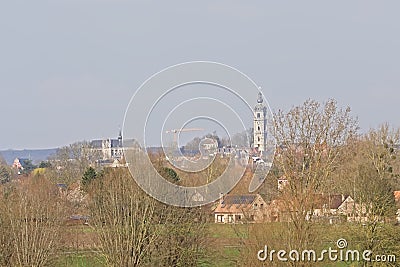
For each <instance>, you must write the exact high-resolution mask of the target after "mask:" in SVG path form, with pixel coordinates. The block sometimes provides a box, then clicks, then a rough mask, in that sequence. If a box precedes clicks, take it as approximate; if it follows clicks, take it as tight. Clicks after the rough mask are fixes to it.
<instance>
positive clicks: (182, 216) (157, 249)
mask: <svg viewBox="0 0 400 267" xmlns="http://www.w3.org/2000/svg"><path fill="white" fill-rule="evenodd" d="M89 208H90V211H91V224H92V226H93V227H94V228H95V229H96V232H98V233H99V247H100V249H101V250H102V251H103V253H104V255H105V258H106V261H107V264H109V265H110V266H195V265H196V264H197V261H198V260H199V257H201V256H202V255H203V254H204V238H205V221H204V215H203V213H202V212H200V211H201V210H199V209H191V210H189V209H183V208H177V207H171V206H167V205H164V204H161V203H159V202H158V201H156V200H154V199H153V198H151V197H150V196H148V195H147V194H145V193H144V192H143V191H142V190H141V189H140V188H139V187H138V186H137V185H136V183H135V182H134V180H133V178H132V177H131V176H130V174H129V172H128V171H127V170H126V169H107V170H106V171H105V172H104V175H103V177H102V178H100V179H97V180H96V181H95V182H94V183H93V184H92V191H91V193H90V205H89Z"/></svg>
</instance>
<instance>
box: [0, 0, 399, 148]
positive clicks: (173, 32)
mask: <svg viewBox="0 0 400 267" xmlns="http://www.w3.org/2000/svg"><path fill="white" fill-rule="evenodd" d="M398 10H400V2H399V1H395V0H393V1H389V0H388V1H370V0H362V1H361V0H359V1H348V0H346V1H344V0H338V1H329V2H328V1H317V0H316V1H307V0H305V1H265V0H262V1H261V0H260V1H235V0H229V1H228V0H219V1H215V0H212V1H211V0H210V1H208V0H205V1H174V0H171V1H157V2H156V1H147V0H146V1H145V0H143V1H128V0H47V1H45V0H35V1H20V0H13V1H1V3H0V36H1V37H0V38H1V42H0V96H1V98H0V99H1V102H0V116H1V128H0V150H2V149H10V148H13V149H24V148H25V149H35V148H54V147H60V146H64V145H67V144H69V143H72V142H75V141H80V140H91V139H97V138H106V137H116V136H117V135H118V130H119V127H121V125H122V124H123V119H124V113H125V110H126V108H127V105H128V103H129V100H130V98H131V97H132V95H133V94H134V92H135V91H136V90H137V88H139V86H140V85H141V84H142V83H143V82H144V81H145V80H146V79H148V78H149V77H150V76H151V75H153V74H154V73H156V72H158V71H160V70H162V69H164V68H166V67H168V66H171V65H175V64H178V63H182V62H187V61H193V60H205V61H215V62H221V63H224V64H227V65H230V66H232V67H234V68H237V69H239V70H240V71H242V72H243V73H245V74H246V75H248V76H249V77H251V78H252V79H253V80H254V81H255V82H256V83H257V85H260V86H261V87H262V91H263V93H264V95H265V97H266V98H267V99H268V102H269V104H270V107H271V109H272V110H273V111H274V110H278V109H289V108H290V107H292V106H295V105H299V104H301V103H302V102H303V101H304V100H306V99H309V98H311V99H315V100H318V101H324V100H327V99H329V98H334V99H336V100H337V101H338V103H339V105H340V106H343V107H345V106H350V107H351V109H352V112H353V113H352V114H353V115H354V116H356V117H358V119H359V124H360V127H361V131H367V130H368V129H370V128H371V127H377V126H378V125H380V124H381V123H385V122H388V123H389V124H391V125H392V126H393V127H400V117H399V116H398V114H399V113H400V112H399V111H400V107H399V105H398V103H399V99H400V90H399V89H400V75H399V73H400V51H399V48H400V35H399V34H398V33H399V32H400V16H398ZM256 98H257V96H255V97H254V104H255V101H256Z"/></svg>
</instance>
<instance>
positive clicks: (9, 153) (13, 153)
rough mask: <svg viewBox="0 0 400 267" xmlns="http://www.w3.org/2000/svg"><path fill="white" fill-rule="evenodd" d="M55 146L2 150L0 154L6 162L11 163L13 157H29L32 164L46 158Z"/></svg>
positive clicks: (54, 150) (51, 153)
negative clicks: (49, 147)
mask: <svg viewBox="0 0 400 267" xmlns="http://www.w3.org/2000/svg"><path fill="white" fill-rule="evenodd" d="M56 152H57V148H51V149H24V150H12V149H9V150H3V151H0V155H1V156H2V157H3V158H4V159H5V160H6V162H7V164H9V165H11V164H12V163H13V161H14V159H15V158H29V159H31V160H32V161H33V163H34V164H37V163H40V162H41V161H43V160H46V159H47V158H48V157H49V156H51V155H54V154H55V153H56Z"/></svg>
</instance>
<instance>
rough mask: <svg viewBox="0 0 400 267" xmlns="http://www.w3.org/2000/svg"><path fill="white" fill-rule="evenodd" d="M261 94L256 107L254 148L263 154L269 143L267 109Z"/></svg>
mask: <svg viewBox="0 0 400 267" xmlns="http://www.w3.org/2000/svg"><path fill="white" fill-rule="evenodd" d="M263 102H264V99H263V96H262V94H261V93H258V99H257V105H256V106H255V107H254V141H253V142H254V145H253V146H254V148H255V149H258V151H259V152H261V153H263V152H264V151H265V149H266V142H267V107H266V106H265V104H264V103H263Z"/></svg>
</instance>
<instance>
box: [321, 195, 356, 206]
mask: <svg viewBox="0 0 400 267" xmlns="http://www.w3.org/2000/svg"><path fill="white" fill-rule="evenodd" d="M348 197H349V195H341V194H328V195H325V194H318V195H317V196H316V200H315V204H316V207H315V208H327V209H338V208H339V207H340V205H342V203H343V202H344V201H345V200H346V199H347V198H348Z"/></svg>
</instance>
